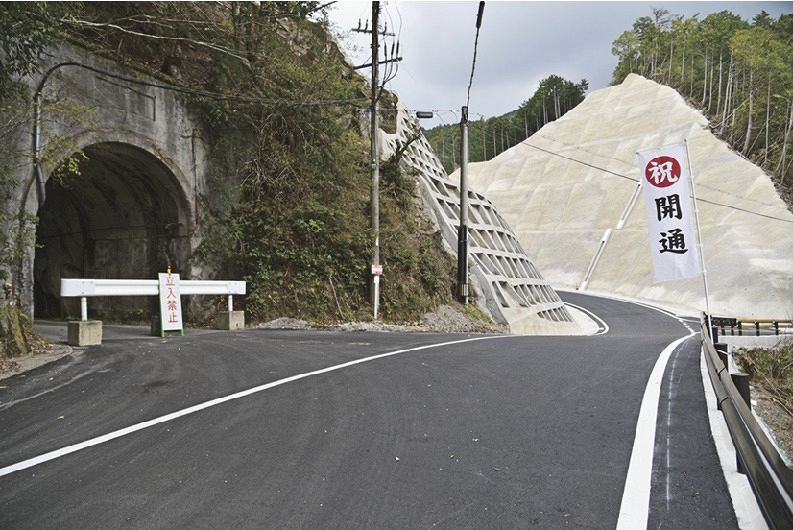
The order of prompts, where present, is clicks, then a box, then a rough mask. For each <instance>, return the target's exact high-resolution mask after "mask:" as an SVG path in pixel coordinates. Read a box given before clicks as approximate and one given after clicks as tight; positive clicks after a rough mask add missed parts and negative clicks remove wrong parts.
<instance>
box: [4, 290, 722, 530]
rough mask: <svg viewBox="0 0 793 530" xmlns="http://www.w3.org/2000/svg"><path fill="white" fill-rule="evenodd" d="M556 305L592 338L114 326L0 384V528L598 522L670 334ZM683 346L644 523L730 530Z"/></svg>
mask: <svg viewBox="0 0 793 530" xmlns="http://www.w3.org/2000/svg"><path fill="white" fill-rule="evenodd" d="M565 297H566V298H567V299H568V300H569V301H571V302H573V303H575V304H578V305H580V306H585V307H587V308H589V309H590V310H591V311H593V312H594V313H596V314H597V315H598V316H600V317H601V318H602V319H603V320H604V321H606V323H607V324H608V325H609V328H610V331H609V333H607V334H605V335H600V336H593V337H521V336H508V337H489V338H486V339H483V340H473V341H466V339H469V338H476V337H474V336H468V335H460V334H455V335H438V334H419V333H416V334H398V333H361V332H353V333H350V332H326V331H266V330H256V329H249V330H245V331H240V332H203V333H190V332H189V331H188V333H187V335H186V336H185V337H174V338H168V339H165V340H162V339H159V338H153V337H149V338H145V337H135V336H134V334H133V335H130V336H129V337H128V338H118V339H110V340H106V342H105V344H104V345H102V346H101V347H95V348H89V349H87V350H84V351H80V352H78V353H76V354H75V355H73V356H71V357H67V358H64V359H62V360H61V361H59V362H57V363H54V364H51V365H48V366H45V367H42V368H40V369H38V370H35V371H34V372H31V373H29V374H27V375H26V376H17V377H14V378H11V379H7V380H4V381H0V386H2V387H3V388H0V468H3V469H4V470H6V471H5V473H6V474H4V476H0V527H2V528H118V527H125V528H126V527H129V528H155V527H158V528H166V527H167V528H171V527H190V528H227V527H240V528H378V529H380V528H432V527H438V528H527V527H537V528H562V527H586V528H614V527H615V525H616V524H617V519H618V516H619V508H620V501H621V499H622V495H623V489H624V486H625V481H626V473H627V470H628V464H629V461H630V456H631V449H632V446H633V441H634V434H635V431H636V421H637V417H638V415H639V408H640V404H641V400H642V395H643V393H644V390H645V385H646V383H647V380H648V377H649V375H650V372H651V370H652V368H653V366H654V364H655V362H656V359H657V358H658V356H659V354H660V352H661V351H662V350H664V348H665V347H666V346H667V345H668V344H670V343H671V342H672V341H674V340H676V339H678V338H680V337H683V336H686V335H688V334H689V331H688V330H687V329H686V328H685V327H683V325H681V324H680V323H679V322H678V321H677V320H675V319H673V318H671V317H668V316H666V315H663V314H661V313H659V312H657V311H655V310H653V309H650V308H646V307H643V306H639V305H635V304H630V303H624V302H618V301H612V300H605V299H598V298H592V297H585V296H581V295H573V294H569V295H565ZM461 341H464V342H461ZM449 342H454V343H451V344H446V345H439V346H434V347H427V348H424V349H416V348H420V347H422V346H429V345H438V344H442V343H449ZM400 350H408V351H401V352H400V353H395V354H394V355H389V356H383V357H379V358H375V359H371V360H368V361H367V362H361V363H358V364H350V365H348V366H345V367H341V368H339V369H335V370H332V371H327V372H323V373H316V374H314V375H307V376H305V377H300V378H295V379H293V380H287V381H286V382H283V383H282V384H278V385H277V386H272V387H261V385H265V384H267V383H272V382H277V381H282V380H284V379H285V378H290V377H292V376H296V375H299V374H309V373H311V372H314V371H317V370H321V369H323V368H329V367H334V366H337V365H339V364H341V363H347V362H349V361H355V360H359V359H367V358H370V357H372V356H375V355H379V354H384V353H388V352H395V351H400ZM698 355H699V338H698V336H695V337H692V338H690V339H689V340H687V341H686V342H684V343H683V344H682V346H681V347H680V348H679V349H678V350H677V351H676V352H673V354H672V357H671V358H670V362H669V363H668V366H667V367H666V373H665V376H664V383H663V386H662V394H661V402H660V405H659V415H658V428H657V432H656V456H655V458H654V459H653V476H652V496H651V498H650V515H649V521H650V522H649V526H650V527H652V528H658V527H661V528H731V527H735V526H736V523H735V517H734V515H733V512H732V507H731V501H730V499H729V495H728V493H727V488H726V485H725V483H724V479H723V475H722V473H721V470H720V468H719V466H718V461H717V458H716V454H715V450H714V449H713V443H712V441H711V438H710V434H709V431H708V427H707V417H706V411H705V402H704V396H703V392H702V382H701V378H700V375H699V365H698ZM252 388H255V389H256V391H255V392H253V393H251V394H249V395H244V396H238V397H237V398H235V399H229V400H223V399H219V400H218V401H217V402H214V403H209V404H208V405H207V406H206V407H205V408H202V409H201V410H197V411H195V412H192V413H190V414H186V415H182V416H179V417H176V418H174V419H171V420H170V421H163V422H161V423H157V424H154V425H152V426H148V427H146V426H145V425H144V426H141V425H140V424H141V422H145V421H148V420H152V419H155V418H159V417H161V416H164V415H167V414H170V413H173V412H177V411H182V410H184V409H186V408H188V407H191V406H194V405H197V404H201V403H205V402H207V401H208V400H212V399H215V398H224V397H227V396H230V395H233V394H234V393H236V392H240V391H244V390H246V389H252ZM136 425H137V426H138V427H135V429H139V430H134V429H129V428H130V427H131V426H136ZM143 427H145V428H143ZM108 433H116V435H114V436H117V437H114V438H112V439H110V440H107V441H104V440H103V439H98V440H95V442H96V445H91V446H89V447H85V448H82V449H80V450H78V451H76V452H68V450H67V451H63V454H62V456H60V455H61V453H57V454H54V455H52V454H51V452H52V451H56V450H59V449H63V448H68V447H69V446H73V445H75V444H79V443H81V442H84V441H86V440H92V439H96V438H97V437H100V436H102V435H105V434H108ZM667 445H668V446H669V458H667ZM46 454H51V456H50V457H48V458H51V459H48V460H47V461H43V462H41V463H38V464H36V465H32V466H31V467H27V468H25V469H21V470H17V471H14V469H16V468H12V467H10V466H14V465H15V464H18V463H21V462H28V461H30V460H31V459H35V458H36V457H39V456H41V455H46ZM33 463H35V462H33Z"/></svg>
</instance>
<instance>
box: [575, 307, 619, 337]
mask: <svg viewBox="0 0 793 530" xmlns="http://www.w3.org/2000/svg"><path fill="white" fill-rule="evenodd" d="M564 305H569V306H570V307H573V308H575V309H578V310H579V311H581V312H583V313H586V314H587V315H589V317H590V318H591V319H592V320H594V321H595V323H596V324H598V326H599V327H600V329H598V330H597V331H596V332H595V333H593V334H592V335H591V336H592V337H594V336H596V335H605V334H606V333H608V332H609V331H610V329H611V328H609V325H608V324H606V321H605V320H603V319H602V318H600V317H599V316H597V315H596V314H595V313H593V312H592V311H590V310H589V309H587V308H585V307H581V306H580V305H576V304H571V303H570V302H565V303H564Z"/></svg>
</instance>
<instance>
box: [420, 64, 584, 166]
mask: <svg viewBox="0 0 793 530" xmlns="http://www.w3.org/2000/svg"><path fill="white" fill-rule="evenodd" d="M588 89H589V84H588V83H587V81H586V79H582V80H581V81H579V82H578V83H573V82H572V81H568V80H567V79H564V78H562V77H560V76H558V75H550V76H548V77H546V78H545V79H543V80H542V81H540V84H539V86H538V87H537V90H535V91H534V94H532V96H531V97H530V98H528V99H527V100H526V101H524V102H523V103H521V105H520V106H519V107H518V108H517V109H516V110H513V111H511V112H508V113H506V114H503V115H501V116H496V117H493V118H485V117H484V116H479V119H478V120H476V119H474V116H470V117H469V119H470V120H471V121H470V123H469V125H468V143H469V148H468V159H469V161H471V162H481V161H483V160H490V159H491V158H493V157H494V156H497V155H498V154H500V153H502V152H504V151H506V150H507V149H509V148H510V147H512V146H514V145H516V144H518V143H519V142H521V141H523V140H525V139H526V138H528V137H529V136H531V135H532V134H534V133H535V132H537V131H539V130H540V129H541V128H542V126H543V125H545V124H546V123H548V122H550V121H554V120H556V119H559V118H561V117H562V116H563V115H564V114H565V113H566V112H568V111H569V110H571V109H573V108H575V106H576V105H578V104H579V103H581V102H582V101H583V100H584V96H585V95H586V91H587V90H588ZM425 135H426V137H427V140H428V141H429V142H430V144H431V145H432V148H433V150H434V151H435V154H436V155H437V156H438V158H440V160H441V162H442V163H443V167H444V168H445V169H446V171H447V172H448V173H451V172H452V171H454V170H455V169H457V168H458V167H460V160H459V159H460V126H459V124H451V125H439V126H437V127H434V128H432V129H430V130H428V131H426V132H425Z"/></svg>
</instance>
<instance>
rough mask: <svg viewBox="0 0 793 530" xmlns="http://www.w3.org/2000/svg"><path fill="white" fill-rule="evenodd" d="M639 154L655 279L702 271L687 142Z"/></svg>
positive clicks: (667, 279)
mask: <svg viewBox="0 0 793 530" xmlns="http://www.w3.org/2000/svg"><path fill="white" fill-rule="evenodd" d="M637 154H638V156H639V177H640V180H641V183H642V188H643V190H644V200H645V205H646V207H647V227H648V230H649V233H650V252H651V254H652V257H653V268H654V269H655V279H656V281H658V282H666V281H671V280H682V279H686V278H693V277H695V276H700V275H702V266H701V261H700V259H699V253H698V249H697V242H698V240H699V239H698V234H697V232H696V229H695V227H694V208H693V206H692V202H691V175H690V172H689V167H690V166H689V164H688V159H687V157H686V146H685V144H676V145H671V146H668V147H662V148H658V149H650V150H648V151H641V152H639V153H637Z"/></svg>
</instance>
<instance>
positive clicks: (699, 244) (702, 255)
mask: <svg viewBox="0 0 793 530" xmlns="http://www.w3.org/2000/svg"><path fill="white" fill-rule="evenodd" d="M683 143H684V144H685V146H686V164H687V165H688V175H689V177H690V178H689V179H688V180H689V185H690V186H691V199H692V200H693V201H694V221H695V222H696V224H697V247H698V248H699V260H700V263H701V264H702V282H703V283H704V285H705V312H706V313H707V315H708V333H711V329H712V328H713V326H712V320H711V316H710V292H709V290H708V270H707V269H706V268H705V245H704V244H703V242H702V227H701V226H700V224H699V205H698V204H697V193H696V191H695V186H694V170H693V169H692V168H691V152H690V151H689V149H688V138H684V139H683Z"/></svg>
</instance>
